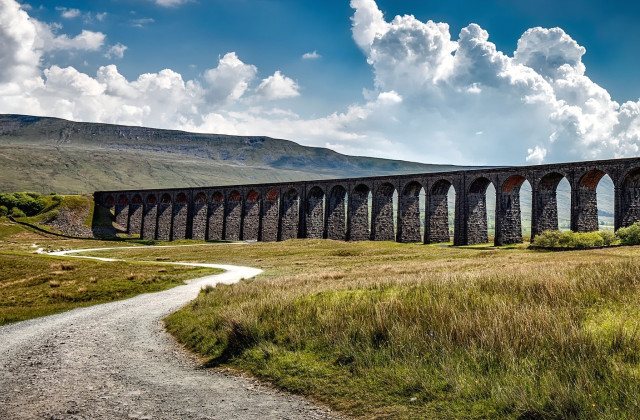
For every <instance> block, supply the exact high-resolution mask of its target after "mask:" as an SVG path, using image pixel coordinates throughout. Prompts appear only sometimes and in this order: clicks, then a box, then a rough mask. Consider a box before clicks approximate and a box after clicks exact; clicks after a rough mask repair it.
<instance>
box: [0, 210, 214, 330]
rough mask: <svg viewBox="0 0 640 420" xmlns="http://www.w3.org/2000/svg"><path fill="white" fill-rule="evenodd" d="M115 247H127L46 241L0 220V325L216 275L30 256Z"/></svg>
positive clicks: (159, 266)
mask: <svg viewBox="0 0 640 420" xmlns="http://www.w3.org/2000/svg"><path fill="white" fill-rule="evenodd" d="M34 245H35V246H34ZM118 245H132V244H130V243H121V244H117V243H113V242H100V241H87V240H65V239H60V238H48V237H46V236H43V235H40V234H37V233H34V232H31V231H30V230H29V229H25V228H23V227H21V226H19V225H16V224H11V223H9V222H8V221H7V220H6V219H0V266H1V267H2V270H1V271H0V325H4V324H8V323H12V322H17V321H22V320H25V319H30V318H35V317H39V316H44V315H50V314H54V313H59V312H63V311H67V310H69V309H73V308H77V307H82V306H89V305H95V304H99V303H105V302H111V301H114V300H119V299H125V298H129V297H133V296H135V295H138V294H140V293H149V292H156V291H161V290H166V289H168V288H171V287H175V286H178V285H181V284H184V281H185V280H188V279H192V278H195V277H200V276H204V275H208V274H213V273H216V272H220V270H216V269H208V268H197V267H186V266H175V265H167V264H163V263H162V261H158V262H155V261H154V260H151V261H152V262H151V263H142V262H101V261H93V260H84V259H80V258H72V257H53V256H47V255H39V254H35V253H34V252H35V249H36V248H37V247H42V248H45V249H60V248H90V247H92V248H93V247H101V246H102V247H106V246H118ZM171 261H173V260H171Z"/></svg>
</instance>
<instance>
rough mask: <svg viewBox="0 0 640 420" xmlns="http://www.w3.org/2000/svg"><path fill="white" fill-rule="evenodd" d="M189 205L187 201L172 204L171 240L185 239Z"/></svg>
mask: <svg viewBox="0 0 640 420" xmlns="http://www.w3.org/2000/svg"><path fill="white" fill-rule="evenodd" d="M188 214H189V206H188V205H187V203H175V204H174V205H173V229H172V232H171V240H174V241H177V240H180V239H187V216H188Z"/></svg>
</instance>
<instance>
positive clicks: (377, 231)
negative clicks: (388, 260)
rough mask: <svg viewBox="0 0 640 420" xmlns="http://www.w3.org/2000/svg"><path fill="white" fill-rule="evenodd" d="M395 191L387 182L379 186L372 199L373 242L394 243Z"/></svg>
mask: <svg viewBox="0 0 640 420" xmlns="http://www.w3.org/2000/svg"><path fill="white" fill-rule="evenodd" d="M394 196H395V197H397V193H396V189H395V187H394V186H393V185H391V184H390V183H388V182H385V183H384V184H382V185H380V186H379V187H378V189H377V190H376V192H375V195H374V197H373V217H372V223H371V224H372V230H373V235H372V236H373V238H372V239H373V240H374V241H395V239H396V237H395V223H394V213H396V211H394V207H396V206H394V204H395V202H397V198H395V199H394Z"/></svg>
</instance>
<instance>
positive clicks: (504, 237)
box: [487, 175, 531, 245]
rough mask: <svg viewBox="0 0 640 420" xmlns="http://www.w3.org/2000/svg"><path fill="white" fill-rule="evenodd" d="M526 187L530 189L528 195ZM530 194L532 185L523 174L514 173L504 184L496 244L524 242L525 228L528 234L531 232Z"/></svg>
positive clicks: (501, 192)
mask: <svg viewBox="0 0 640 420" xmlns="http://www.w3.org/2000/svg"><path fill="white" fill-rule="evenodd" d="M523 187H524V188H523ZM525 189H526V190H528V191H529V194H528V197H527V193H526V192H525V191H523V190H525ZM487 195H488V194H487ZM523 195H524V196H525V197H524V199H523ZM530 195H531V186H530V184H529V182H528V181H527V179H526V178H525V177H524V176H522V175H512V176H510V177H509V178H507V179H506V181H505V182H504V183H503V184H502V186H501V190H500V202H499V203H498V206H499V208H498V209H497V210H498V211H497V212H496V217H497V219H496V231H495V244H496V245H508V244H516V243H522V241H523V235H525V233H524V232H525V230H526V235H527V236H529V235H530V234H531V233H530V232H531V198H530ZM523 204H525V205H524V206H523ZM487 207H488V206H487ZM525 225H526V228H525V227H524V226H525Z"/></svg>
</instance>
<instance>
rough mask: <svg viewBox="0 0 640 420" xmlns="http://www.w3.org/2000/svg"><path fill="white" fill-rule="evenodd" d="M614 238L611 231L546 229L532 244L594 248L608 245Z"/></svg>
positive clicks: (546, 246)
mask: <svg viewBox="0 0 640 420" xmlns="http://www.w3.org/2000/svg"><path fill="white" fill-rule="evenodd" d="M615 240H616V236H615V235H614V234H613V233H612V232H605V231H601V232H581V233H578V232H572V231H566V232H560V231H559V230H546V231H544V232H542V234H540V235H538V236H536V237H535V239H534V240H533V245H535V246H539V247H544V248H596V247H600V246H609V245H611V244H613V243H614V242H615Z"/></svg>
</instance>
